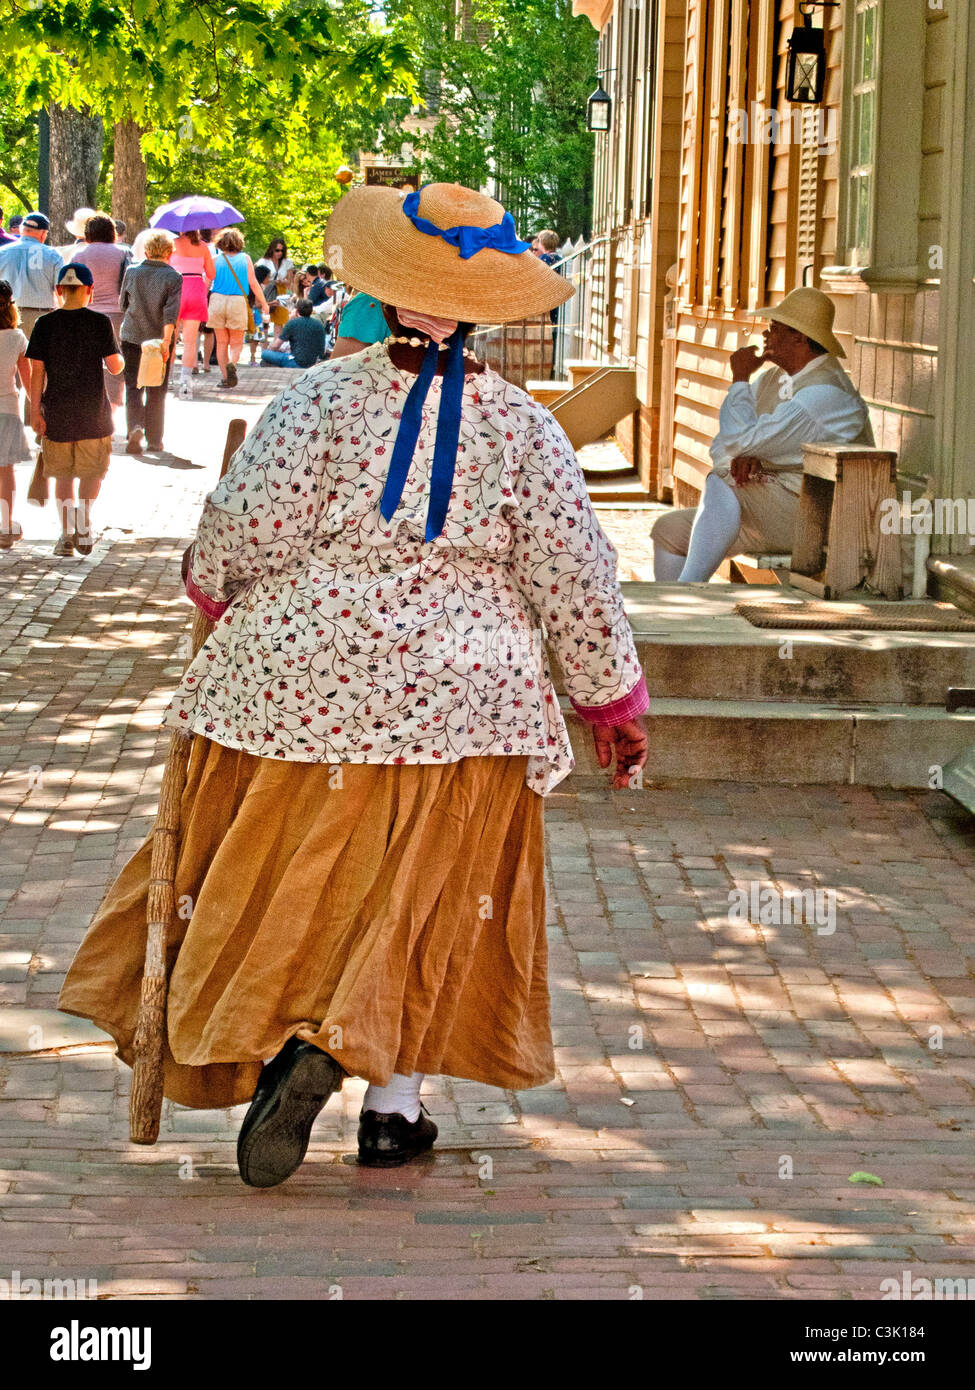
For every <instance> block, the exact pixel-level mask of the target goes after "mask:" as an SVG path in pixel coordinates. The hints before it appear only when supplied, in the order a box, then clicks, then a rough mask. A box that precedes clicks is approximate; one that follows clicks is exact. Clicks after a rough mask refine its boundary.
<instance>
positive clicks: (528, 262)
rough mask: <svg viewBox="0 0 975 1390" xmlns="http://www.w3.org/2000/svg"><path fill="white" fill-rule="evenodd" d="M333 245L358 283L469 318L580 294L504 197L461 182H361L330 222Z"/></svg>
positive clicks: (328, 240)
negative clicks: (523, 229)
mask: <svg viewBox="0 0 975 1390" xmlns="http://www.w3.org/2000/svg"><path fill="white" fill-rule="evenodd" d="M325 252H326V256H327V258H328V263H329V265H330V266H331V267H332V269H333V271H336V272H337V273H338V274H340V275H341V277H342V279H343V280H345V281H346V282H347V283H348V284H350V285H354V286H355V288H356V289H357V290H365V291H366V292H367V293H368V294H371V295H374V296H375V297H376V298H377V299H379V300H380V301H381V302H382V303H384V304H393V305H395V306H396V307H398V308H400V309H415V310H417V311H418V312H419V313H424V314H433V315H434V316H435V317H437V318H443V319H456V320H457V321H458V322H459V323H505V322H510V321H511V320H512V319H524V318H532V317H533V316H534V315H536V314H542V313H544V312H545V311H546V310H547V309H555V308H557V306H558V305H559V304H563V303H564V302H565V301H566V300H567V299H570V298H571V297H572V294H573V289H572V286H571V285H570V284H569V282H568V281H567V280H565V279H563V277H562V276H561V275H558V274H557V273H556V272H555V271H554V270H550V269H549V267H548V266H547V265H545V263H544V262H543V261H540V260H539V259H538V257H537V256H534V255H532V252H531V249H530V245H529V243H528V242H527V241H519V240H518V237H517V234H516V232H515V224H514V219H513V218H512V216H511V214H510V213H509V212H505V210H504V208H503V207H502V206H501V204H500V203H496V202H495V201H494V199H493V198H488V197H487V196H486V195H485V194H483V193H475V192H474V190H473V189H471V188H464V187H462V185H461V184H459V183H428V184H424V186H423V187H422V188H421V189H419V191H418V192H416V193H403V192H401V191H400V190H399V189H396V188H382V187H371V188H355V189H353V190H352V191H351V192H350V193H346V194H345V196H344V197H343V198H342V199H341V200H340V202H339V203H338V206H337V207H336V209H335V211H334V212H333V213H332V216H331V218H330V219H329V222H328V225H327V226H326V228H325Z"/></svg>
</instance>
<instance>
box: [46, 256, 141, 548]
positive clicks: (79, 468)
mask: <svg viewBox="0 0 975 1390" xmlns="http://www.w3.org/2000/svg"><path fill="white" fill-rule="evenodd" d="M57 295H58V300H59V302H60V308H57V309H55V310H53V312H51V313H50V314H45V315H43V317H42V318H39V319H38V320H37V323H36V324H35V325H34V331H33V332H32V333H31V337H30V342H29V343H28V345H27V353H26V355H27V356H28V357H29V358H30V359H31V370H30V414H31V419H30V422H31V428H32V429H33V431H34V433H35V434H36V435H37V437H38V439H40V440H42V441H43V442H42V444H41V453H42V455H43V467H44V476H45V478H53V479H54V495H55V497H56V498H57V504H58V511H59V513H60V516H61V537H60V539H59V540H58V542H57V544H56V545H55V547H54V553H55V555H71V554H72V553H73V552H74V551H75V550H77V551H78V553H79V554H80V555H89V554H90V553H91V548H92V544H93V541H92V532H91V504H92V502H93V501H94V500H95V498H96V497H97V496H98V491H99V488H100V487H101V483H102V479H103V478H104V476H105V474H106V473H107V472H108V461H109V458H110V456H111V452H112V408H111V406H110V404H109V401H108V396H107V395H106V394H105V378H104V374H103V371H102V363H104V364H105V366H106V367H107V368H108V370H109V371H110V372H111V373H112V375H113V376H118V374H119V373H120V372H121V371H122V369H123V366H124V362H123V360H122V354H121V353H120V352H119V350H118V344H117V343H116V341H115V331H114V329H113V328H112V324H111V320H110V319H108V318H107V317H106V316H105V315H104V314H96V313H95V312H94V311H93V310H91V309H89V308H88V305H89V304H90V303H91V297H92V274H91V271H90V270H89V269H88V267H87V266H86V265H76V264H74V263H73V262H69V263H68V264H67V265H66V266H64V267H62V269H61V272H60V274H59V275H58V283H57ZM76 478H77V480H78V495H77V497H75V479H76Z"/></svg>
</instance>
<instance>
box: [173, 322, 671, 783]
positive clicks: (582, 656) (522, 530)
mask: <svg viewBox="0 0 975 1390" xmlns="http://www.w3.org/2000/svg"><path fill="white" fill-rule="evenodd" d="M410 381H411V378H409V377H408V376H405V375H403V374H401V373H400V372H399V371H398V370H397V369H396V368H395V367H394V366H393V364H392V362H391V361H390V359H389V356H388V354H387V352H386V350H385V348H384V347H383V346H382V345H381V344H376V345H375V346H374V347H370V348H367V349H365V350H364V351H363V352H361V353H357V354H356V355H355V356H353V357H347V358H342V359H339V360H338V361H336V362H334V363H324V364H322V365H320V366H318V367H313V368H312V369H311V370H310V371H308V372H306V373H305V374H304V375H303V376H301V377H299V378H298V379H297V380H296V381H295V382H294V383H293V384H292V385H291V386H289V387H288V388H287V390H285V391H283V392H282V393H281V394H280V395H279V396H277V397H276V398H275V399H274V400H273V401H272V402H271V403H270V404H269V405H268V407H267V409H266V410H265V411H264V414H263V415H262V416H261V419H260V421H259V422H258V424H257V425H256V426H255V427H254V429H253V430H252V431H251V433H250V434H249V436H248V437H247V439H246V440H245V442H244V444H243V445H242V446H241V448H240V449H239V450H238V452H237V454H236V455H235V456H234V459H233V460H232V462H231V466H230V469H229V471H228V473H227V475H226V476H225V477H224V479H223V480H222V481H221V482H220V483H219V484H218V485H217V487H216V488H215V489H214V491H213V492H212V493H211V494H210V496H209V497H208V498H207V501H206V505H205V507H204V510H203V515H202V518H201V521H200V526H199V530H198V533H197V538H196V541H195V542H194V546H193V554H192V564H191V567H190V574H189V578H188V590H189V592H190V593H191V595H192V596H193V597H194V599H195V601H197V602H198V603H200V605H201V606H205V607H206V609H207V610H208V611H209V612H211V613H214V614H217V613H219V614H220V616H219V617H218V620H217V622H216V626H215V629H214V632H213V634H212V636H211V637H210V639H209V641H208V642H207V643H206V644H205V646H204V647H203V648H202V649H201V651H200V652H199V653H198V654H197V656H196V658H195V659H194V661H193V662H192V664H191V665H190V667H189V668H188V670H187V672H186V674H185V676H184V678H183V681H182V684H181V685H180V688H179V690H178V691H177V694H176V696H175V698H174V700H173V703H172V705H171V706H170V710H169V713H168V716H167V722H169V723H170V724H174V725H178V726H179V727H181V728H187V727H190V728H192V729H194V730H195V731H196V732H198V733H202V734H205V735H206V736H207V737H208V738H211V739H213V740H214V741H215V742H217V743H221V744H225V745H227V746H228V747H231V748H244V749H246V750H247V751H249V752H253V753H258V754H261V755H262V756H265V757H276V758H285V759H291V760H295V761H301V762H328V763H341V762H383V763H386V762H392V763H428V762H441V761H446V762H454V761H457V760H458V759H460V758H464V757H469V756H471V755H484V754H516V755H524V754H527V755H528V771H527V782H528V785H529V786H530V787H531V788H532V789H533V790H534V791H537V792H538V793H539V794H541V795H544V794H545V793H546V792H548V791H550V790H551V789H552V788H553V787H554V786H555V785H556V784H557V783H558V782H560V781H561V780H562V778H563V777H565V776H566V775H567V774H568V773H569V772H570V771H571V770H572V767H573V765H574V764H573V759H572V752H571V748H570V745H569V739H568V733H567V731H566V727H565V722H564V720H563V717H562V713H561V711H560V709H559V705H558V699H557V697H556V695H555V691H554V689H553V686H552V680H551V676H550V673H549V667H548V661H547V658H546V654H545V647H544V643H543V640H542V632H541V626H542V624H544V628H545V633H546V635H547V638H548V640H549V641H550V642H551V643H552V645H553V646H554V648H555V650H556V651H557V652H558V655H559V660H560V662H561V665H562V668H563V671H564V675H565V685H566V689H567V691H568V693H569V695H570V696H571V698H572V701H573V703H574V704H576V705H579V706H583V707H593V706H596V707H598V706H601V705H609V704H612V703H613V702H615V701H618V700H621V699H623V698H624V697H626V696H627V695H628V694H630V693H631V692H635V691H636V688H637V687H638V686H639V685H640V683H641V681H642V672H641V670H640V666H639V662H638V660H637V656H636V650H635V647H634V642H633V635H632V632H631V630H630V625H629V622H628V621H627V618H626V615H625V613H624V611H623V602H622V596H621V594H620V590H619V586H618V584H617V582H616V552H615V550H614V549H613V547H612V546H611V545H610V543H609V542H608V541H607V539H606V537H605V536H604V535H603V533H602V531H601V530H600V527H599V524H598V522H597V520H596V517H595V514H594V512H593V510H592V506H591V504H590V501H589V497H588V494H587V492H586V487H585V483H584V481H583V477H582V472H581V470H580V468H579V465H578V463H577V462H576V459H575V456H574V454H573V452H572V448H571V446H570V445H569V443H568V441H567V439H566V438H565V435H564V434H563V432H562V430H561V429H560V428H559V426H558V425H557V424H556V422H555V420H554V419H553V418H552V416H551V415H550V414H549V412H548V411H547V410H545V409H543V408H542V407H541V406H539V405H538V404H537V403H536V402H535V401H533V400H532V399H531V397H530V396H528V395H526V394H525V392H524V391H521V390H519V389H518V388H517V387H515V386H512V385H510V384H509V383H507V382H505V381H503V380H502V379H501V378H500V377H498V376H497V375H496V374H495V373H493V372H484V373H483V374H481V375H478V376H476V377H473V378H469V379H468V381H467V383H466V385H465V388H464V410H463V419H462V423H461V435H460V445H459V450H458V456H457V465H456V472H455V477H454V485H453V490H452V492H451V500H450V509H449V511H448V514H447V520H446V524H445V526H444V531H443V534H442V535H441V536H439V537H438V538H437V539H436V540H435V541H432V542H424V540H423V529H424V524H425V519H426V511H427V501H428V482H429V477H430V465H431V462H432V456H433V442H434V432H435V428H436V410H437V406H438V405H439V399H440V382H439V380H438V379H435V381H434V385H433V387H432V388H431V391H430V395H429V398H428V406H427V407H426V408H425V409H424V414H423V427H422V429H421V432H420V440H419V444H418V446H417V450H416V456H415V458H414V460H413V463H412V465H411V468H410V473H409V477H408V478H407V481H406V486H405V488H404V491H403V498H402V501H401V502H400V505H399V508H398V509H397V511H396V513H395V514H394V516H393V518H392V520H391V521H389V522H386V521H384V520H383V518H382V517H381V516H380V513H379V499H380V496H381V495H382V490H383V484H384V481H385V477H386V469H387V467H388V459H389V453H390V451H391V447H392V442H393V440H394V439H395V435H396V430H397V427H398V423H399V414H400V411H401V409H402V405H403V402H404V401H405V399H406V395H407V392H408V390H409V386H410ZM224 605H226V608H225V611H224V607H223V606H224ZM643 701H645V696H644V697H643V700H642V701H638V703H643ZM644 708H645V704H644ZM637 712H638V711H637Z"/></svg>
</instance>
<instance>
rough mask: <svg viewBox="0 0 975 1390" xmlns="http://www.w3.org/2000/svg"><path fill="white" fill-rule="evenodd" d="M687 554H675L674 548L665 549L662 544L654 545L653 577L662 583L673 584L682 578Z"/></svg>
mask: <svg viewBox="0 0 975 1390" xmlns="http://www.w3.org/2000/svg"><path fill="white" fill-rule="evenodd" d="M686 559H687V556H686V555H675V554H674V553H673V551H672V550H664V548H663V546H662V545H655V546H654V547H653V577H654V579H656V580H657V581H658V582H659V583H661V584H673V582H674V580H675V579H679V578H680V572H681V570H682V569H683V568H684V561H685V560H686Z"/></svg>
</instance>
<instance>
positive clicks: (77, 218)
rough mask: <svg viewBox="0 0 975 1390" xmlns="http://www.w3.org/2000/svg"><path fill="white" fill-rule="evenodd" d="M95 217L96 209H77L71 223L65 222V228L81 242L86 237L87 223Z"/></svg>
mask: <svg viewBox="0 0 975 1390" xmlns="http://www.w3.org/2000/svg"><path fill="white" fill-rule="evenodd" d="M94 216H95V209H94V208H76V209H75V214H74V216H73V217H72V219H71V221H70V222H65V224H64V225H65V227H67V229H68V231H69V232H70V233H71V235H72V236H74V237H77V238H78V240H79V241H80V240H81V239H82V238H83V237H84V235H85V223H86V222H87V221H88V219H89V217H94Z"/></svg>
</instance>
